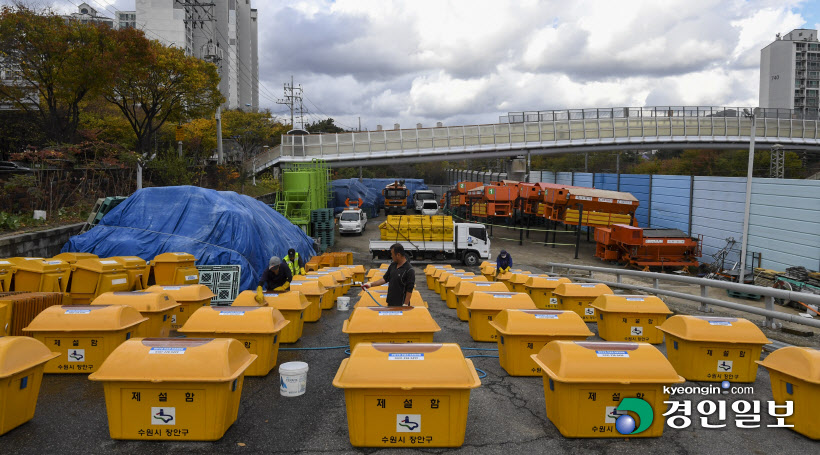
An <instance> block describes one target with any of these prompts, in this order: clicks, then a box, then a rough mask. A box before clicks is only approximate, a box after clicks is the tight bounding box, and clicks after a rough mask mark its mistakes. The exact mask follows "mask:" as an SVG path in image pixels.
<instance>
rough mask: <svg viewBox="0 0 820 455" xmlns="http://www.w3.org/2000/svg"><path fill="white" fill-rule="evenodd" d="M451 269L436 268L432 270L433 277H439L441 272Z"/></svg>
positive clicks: (447, 271) (448, 271)
mask: <svg viewBox="0 0 820 455" xmlns="http://www.w3.org/2000/svg"><path fill="white" fill-rule="evenodd" d="M450 272H452V270H445V269H436V270H433V278H435V279H439V277H441V275H442V274H443V273H450Z"/></svg>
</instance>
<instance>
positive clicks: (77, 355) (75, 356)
mask: <svg viewBox="0 0 820 455" xmlns="http://www.w3.org/2000/svg"><path fill="white" fill-rule="evenodd" d="M69 357H71V358H72V359H76V360H77V361H78V362H79V361H80V360H82V359H83V355H82V354H80V353H78V352H77V351H74V352H72V353H71V354H70V355H69Z"/></svg>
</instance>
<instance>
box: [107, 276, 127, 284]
mask: <svg viewBox="0 0 820 455" xmlns="http://www.w3.org/2000/svg"><path fill="white" fill-rule="evenodd" d="M127 282H128V280H127V279H125V278H117V279H116V280H111V284H112V285H116V284H125V283H127Z"/></svg>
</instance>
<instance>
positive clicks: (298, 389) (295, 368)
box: [279, 362, 308, 397]
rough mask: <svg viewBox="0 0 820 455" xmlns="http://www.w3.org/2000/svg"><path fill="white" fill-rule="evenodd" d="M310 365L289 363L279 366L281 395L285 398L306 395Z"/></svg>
mask: <svg viewBox="0 0 820 455" xmlns="http://www.w3.org/2000/svg"><path fill="white" fill-rule="evenodd" d="M307 372H308V364H307V363H305V362H287V363H283V364H281V365H279V393H280V394H281V395H282V396H283V397H298V396H300V395H304V393H305V387H306V385H307Z"/></svg>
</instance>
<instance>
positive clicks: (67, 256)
mask: <svg viewBox="0 0 820 455" xmlns="http://www.w3.org/2000/svg"><path fill="white" fill-rule="evenodd" d="M97 258H99V256H97V255H96V254H94V253H60V254H58V255H56V256H54V257H53V258H52V259H59V260H61V261H65V262H67V263H68V264H69V265H71V264H74V263H75V262H77V261H79V260H80V259H97Z"/></svg>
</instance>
